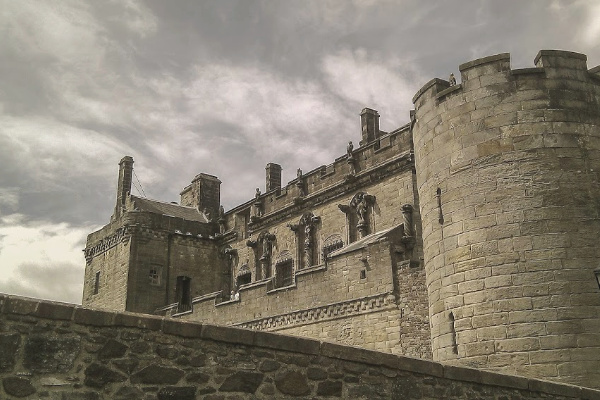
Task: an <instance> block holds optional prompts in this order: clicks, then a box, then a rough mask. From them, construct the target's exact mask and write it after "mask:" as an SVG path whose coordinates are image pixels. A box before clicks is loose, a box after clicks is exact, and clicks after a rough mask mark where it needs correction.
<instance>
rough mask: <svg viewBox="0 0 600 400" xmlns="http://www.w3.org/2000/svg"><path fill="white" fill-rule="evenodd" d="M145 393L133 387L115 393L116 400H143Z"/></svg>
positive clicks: (124, 387)
mask: <svg viewBox="0 0 600 400" xmlns="http://www.w3.org/2000/svg"><path fill="white" fill-rule="evenodd" d="M143 398H144V392H143V391H141V390H140V389H138V388H136V387H133V386H123V387H122V388H120V389H119V390H117V392H116V393H115V400H137V399H143Z"/></svg>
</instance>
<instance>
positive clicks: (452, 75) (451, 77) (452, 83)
mask: <svg viewBox="0 0 600 400" xmlns="http://www.w3.org/2000/svg"><path fill="white" fill-rule="evenodd" d="M448 82H450V86H454V85H456V78H455V77H454V74H453V73H450V78H449V79H448Z"/></svg>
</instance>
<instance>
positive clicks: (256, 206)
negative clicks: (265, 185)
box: [254, 188, 263, 217]
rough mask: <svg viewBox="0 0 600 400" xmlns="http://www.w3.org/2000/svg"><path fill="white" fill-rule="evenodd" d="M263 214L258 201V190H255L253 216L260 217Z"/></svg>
mask: <svg viewBox="0 0 600 400" xmlns="http://www.w3.org/2000/svg"><path fill="white" fill-rule="evenodd" d="M262 214H263V211H262V202H261V201H260V189H259V188H256V193H255V194H254V216H255V217H261V216H262Z"/></svg>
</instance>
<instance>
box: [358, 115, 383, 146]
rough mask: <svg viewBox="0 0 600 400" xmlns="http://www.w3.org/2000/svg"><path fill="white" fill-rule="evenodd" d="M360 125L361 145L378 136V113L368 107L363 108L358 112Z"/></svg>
mask: <svg viewBox="0 0 600 400" xmlns="http://www.w3.org/2000/svg"><path fill="white" fill-rule="evenodd" d="M360 127H361V132H362V140H361V141H360V145H361V146H363V145H365V144H367V143H370V142H372V141H373V140H375V139H377V137H378V136H379V113H378V112H377V111H376V110H373V109H370V108H363V110H362V111H361V113H360Z"/></svg>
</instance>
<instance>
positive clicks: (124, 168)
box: [112, 156, 133, 219]
mask: <svg viewBox="0 0 600 400" xmlns="http://www.w3.org/2000/svg"><path fill="white" fill-rule="evenodd" d="M132 175H133V157H130V156H125V157H123V158H122V159H121V161H120V162H119V182H118V183H117V204H116V205H115V212H114V214H113V218H112V219H117V218H119V217H120V216H121V215H122V214H123V210H124V209H125V200H126V199H127V196H129V193H130V192H131V179H132Z"/></svg>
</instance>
